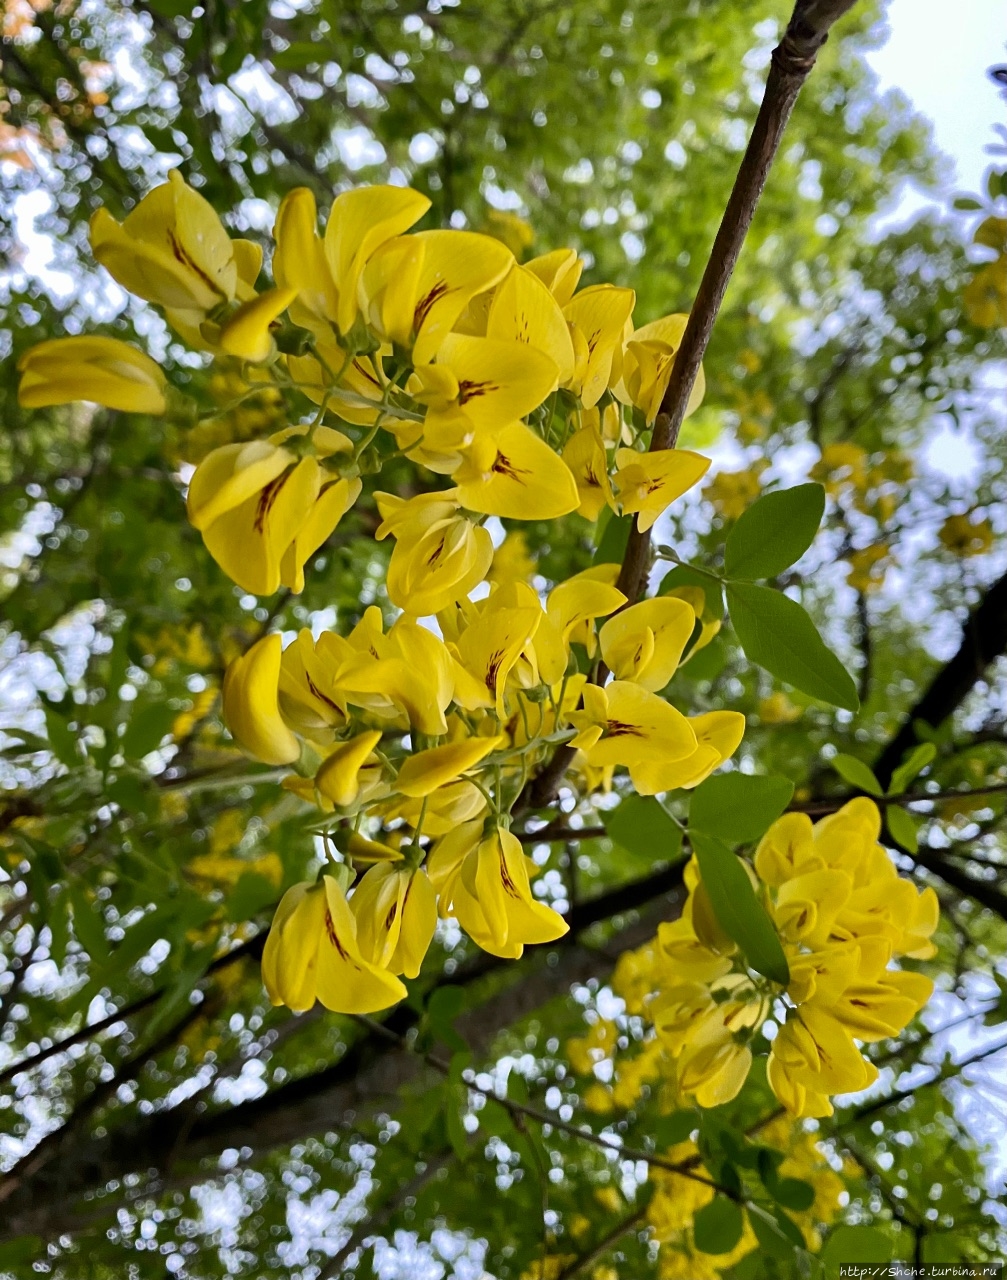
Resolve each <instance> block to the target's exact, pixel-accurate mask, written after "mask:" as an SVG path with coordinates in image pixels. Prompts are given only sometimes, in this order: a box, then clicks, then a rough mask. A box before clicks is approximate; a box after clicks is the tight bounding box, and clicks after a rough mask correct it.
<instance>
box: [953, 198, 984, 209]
mask: <svg viewBox="0 0 1007 1280" xmlns="http://www.w3.org/2000/svg"><path fill="white" fill-rule="evenodd" d="M953 207H954V208H955V209H960V210H961V211H962V213H974V212H975V211H976V210H977V209H982V208H985V206H984V205H983V203H982V201H981V200H977V199H976V198H975V196H957V197H956V198H955V200H954V202H953Z"/></svg>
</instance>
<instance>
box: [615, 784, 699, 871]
mask: <svg viewBox="0 0 1007 1280" xmlns="http://www.w3.org/2000/svg"><path fill="white" fill-rule="evenodd" d="M605 830H606V831H607V832H608V834H609V835H610V836H611V838H612V839H613V840H614V841H615V842H616V844H617V845H620V846H621V847H622V848H623V849H625V850H626V852H627V853H632V854H635V855H636V856H637V857H640V858H644V859H645V860H646V861H647V862H670V861H672V860H673V859H674V858H677V857H678V855H679V854H680V853H681V852H682V828H681V827H680V826H679V825H678V823H677V822H676V821H675V820H674V818H672V817H671V815H670V814H669V813H668V812H667V811H666V810H665V808H664V806H663V805H661V804H660V802H659V801H657V800H655V799H654V797H653V796H628V797H627V798H626V799H625V800H623V802H622V804H621V805H619V807H618V809H613V810H612V811H611V812H610V813H606V814H605Z"/></svg>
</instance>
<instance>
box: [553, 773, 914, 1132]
mask: <svg viewBox="0 0 1007 1280" xmlns="http://www.w3.org/2000/svg"><path fill="white" fill-rule="evenodd" d="M880 833H881V819H880V814H879V812H878V808H877V805H875V804H874V802H873V801H872V800H868V799H867V798H866V797H864V798H858V799H856V800H852V801H850V802H849V803H848V804H846V805H844V806H843V808H842V809H840V810H839V811H838V812H837V813H835V814H831V815H830V816H828V817H826V818H823V819H822V820H821V821H820V822H818V823H817V824H815V825H812V823H811V820H810V819H809V818H808V817H807V815H806V814H801V813H791V814H785V815H784V816H783V817H782V818H780V819H779V820H778V821H777V822H775V823H774V824H773V826H772V827H771V828H770V829H769V831H767V832H766V834H765V836H764V837H763V839H762V840H761V842H760V843H759V846H758V848H757V850H756V853H755V857H754V860H753V861H754V865H753V866H752V867H750V868H748V870H749V874H750V876H751V879H752V881H753V884H754V885H755V886H756V887H757V888H758V890H759V892H760V893H761V895H762V898H763V900H764V902H765V904H766V906H767V909H768V910H769V913H770V915H771V918H772V920H773V923H774V924H775V926H776V928H777V930H778V932H779V935H780V938H781V940H782V942H783V947H784V952H785V954H786V956H787V961H788V965H789V969H790V981H789V983H788V985H787V986H786V988H781V987H780V986H778V985H777V984H776V983H774V982H772V981H770V980H769V979H768V978H765V977H762V976H761V975H759V974H757V973H755V972H753V971H752V970H751V968H750V967H749V966H748V964H747V963H746V960H745V958H744V956H743V955H742V954H741V953H740V951H739V949H738V948H737V947H736V946H735V944H734V943H733V942H732V941H731V939H730V938H729V937H728V936H727V935H726V933H725V932H724V930H723V929H722V928H721V926H720V924H719V922H718V920H717V918H716V916H715V914H714V911H713V908H712V905H711V903H710V899H709V895H708V894H707V892H706V889H705V886H704V885H703V882H702V880H701V878H700V875H699V871H698V867H697V864H696V861H695V859H693V860H691V861H690V862H689V863H688V864H687V866H686V871H685V881H686V885H687V887H688V890H689V894H688V898H687V900H686V903H685V906H684V909H683V911H682V915H681V917H680V918H679V919H678V920H676V921H674V922H671V923H668V924H664V925H662V926H661V927H660V929H659V930H658V935H657V938H656V939H655V941H654V942H653V943H652V944H650V945H648V946H647V947H644V948H642V949H640V950H639V951H636V952H631V953H628V954H627V955H625V956H623V957H622V958H621V960H620V963H619V966H618V968H617V970H616V975H615V979H614V982H613V986H614V988H615V990H616V991H617V993H618V994H620V995H621V996H622V997H623V998H624V999H625V1001H626V1006H627V1011H628V1012H629V1013H631V1014H639V1015H642V1016H643V1017H644V1018H645V1019H646V1021H647V1022H648V1023H649V1025H651V1026H652V1027H653V1028H654V1032H655V1033H656V1038H655V1039H652V1040H649V1041H647V1042H646V1043H645V1045H644V1051H643V1053H642V1054H640V1055H639V1056H638V1058H635V1059H632V1060H631V1061H630V1063H629V1064H628V1074H627V1073H626V1072H625V1071H624V1066H623V1064H622V1063H621V1062H620V1064H619V1068H618V1072H617V1074H616V1085H615V1088H614V1090H605V1091H604V1092H605V1093H606V1094H607V1095H608V1096H609V1097H610V1098H611V1100H612V1102H613V1103H614V1102H616V1101H617V1098H616V1096H615V1095H616V1091H618V1090H619V1087H620V1081H621V1080H622V1079H623V1076H624V1074H625V1077H626V1079H627V1080H631V1079H633V1078H635V1077H637V1076H639V1075H640V1071H641V1065H640V1064H644V1066H643V1069H644V1070H645V1071H646V1072H647V1074H648V1078H651V1079H653V1078H655V1077H656V1075H657V1071H656V1070H655V1066H654V1061H655V1058H654V1054H655V1048H654V1047H655V1046H657V1045H659V1046H660V1048H661V1050H662V1051H663V1055H664V1063H663V1068H662V1074H663V1075H664V1077H665V1078H667V1079H669V1080H670V1081H671V1083H672V1084H673V1086H674V1090H675V1094H676V1096H677V1097H678V1099H679V1100H680V1101H693V1102H695V1103H697V1104H698V1105H699V1106H701V1107H713V1106H718V1105H719V1104H721V1103H725V1102H729V1101H730V1100H731V1099H732V1098H734V1097H736V1096H737V1094H738V1093H739V1091H740V1089H741V1087H742V1085H743V1084H744V1082H745V1080H746V1079H747V1077H748V1073H749V1070H750V1068H751V1065H752V1041H753V1038H754V1036H755V1034H756V1032H758V1031H759V1029H760V1028H761V1027H762V1026H763V1025H764V1024H766V1022H767V1021H768V1020H770V1019H772V1020H773V1023H774V1024H775V1027H776V1032H775V1035H774V1038H773V1040H772V1047H771V1050H770V1054H769V1062H768V1078H769V1083H770V1086H771V1087H772V1089H773V1092H774V1093H775V1094H776V1096H777V1098H778V1099H779V1100H780V1102H781V1103H782V1104H783V1105H784V1106H785V1107H786V1109H787V1110H788V1111H789V1112H790V1113H791V1114H792V1115H794V1116H827V1115H831V1114H832V1104H831V1102H830V1100H829V1099H830V1096H831V1095H834V1094H841V1093H852V1092H855V1091H858V1090H860V1089H865V1088H867V1086H868V1085H870V1084H872V1083H873V1081H874V1080H875V1079H876V1078H877V1070H876V1068H875V1067H874V1066H873V1065H872V1064H871V1063H870V1062H869V1061H868V1060H867V1059H866V1058H865V1057H864V1056H863V1054H862V1053H861V1051H860V1048H859V1047H858V1046H859V1045H860V1044H865V1043H872V1042H874V1041H877V1040H882V1039H885V1038H887V1037H890V1036H895V1035H898V1034H899V1032H901V1031H902V1030H903V1029H904V1028H905V1027H906V1026H907V1025H908V1023H909V1022H910V1021H911V1020H912V1018H913V1017H915V1015H916V1014H917V1013H918V1012H919V1010H920V1009H921V1008H922V1007H923V1006H924V1004H926V1002H927V1000H928V999H929V997H930V994H931V992H932V990H933V984H932V982H931V981H930V979H929V978H927V977H924V976H923V975H921V974H918V973H912V972H909V971H907V970H905V969H901V968H894V967H892V961H893V959H897V958H899V957H903V956H905V957H909V958H912V959H925V958H928V957H929V956H931V955H933V954H934V952H935V948H934V946H933V944H932V943H931V942H930V936H931V934H932V933H933V931H934V929H935V928H936V926H937V920H938V902H937V897H936V895H935V893H934V891H933V890H932V889H924V890H923V891H922V892H919V891H917V889H916V888H915V886H914V885H913V884H912V882H911V881H909V880H906V879H904V878H902V877H900V876H899V875H898V873H897V871H896V869H895V865H894V863H893V862H892V860H891V858H890V857H889V855H888V852H887V850H886V849H885V848H884V847H883V846H882V845H881V844H879V843H878V839H879V836H880ZM746 865H747V864H746ZM599 1028H601V1029H599ZM613 1043H614V1033H613V1032H611V1031H610V1030H605V1029H604V1024H599V1027H596V1028H593V1029H592V1032H591V1035H590V1036H589V1037H588V1039H587V1040H585V1041H584V1042H574V1043H573V1044H572V1045H571V1046H570V1048H571V1052H572V1057H571V1061H573V1062H574V1065H575V1067H576V1066H577V1065H578V1064H579V1065H580V1067H581V1068H582V1069H583V1068H588V1067H589V1066H590V1067H593V1066H594V1065H596V1063H597V1062H600V1061H601V1060H602V1058H604V1057H608V1056H610V1052H609V1050H610V1048H611V1046H612V1044H613ZM634 1064H636V1065H635V1066H634ZM596 1092H597V1091H596ZM592 1101H593V1105H595V1106H596V1107H598V1108H599V1109H604V1107H602V1106H601V1105H600V1104H601V1099H600V1098H595V1099H593V1100H592ZM630 1101H632V1099H630Z"/></svg>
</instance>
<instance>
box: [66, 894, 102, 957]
mask: <svg viewBox="0 0 1007 1280" xmlns="http://www.w3.org/2000/svg"><path fill="white" fill-rule="evenodd" d="M69 893H70V905H71V906H72V907H73V931H74V934H75V935H76V937H77V941H78V942H79V943H80V945H81V946H82V947H83V948H84V950H85V951H86V952H87V954H88V955H89V956H90V957H91V958H92V960H95V959H100V958H101V957H102V956H103V955H105V954H107V952H108V943H107V942H106V940H105V924H104V918H103V917H102V914H101V908H100V907H99V906H98V904H97V903H92V902H91V900H90V898H89V897H88V896H87V891H86V889H85V887H84V885H83V884H81V882H80V881H79V880H77V881H75V882H74V883H72V884H71V885H70V888H69Z"/></svg>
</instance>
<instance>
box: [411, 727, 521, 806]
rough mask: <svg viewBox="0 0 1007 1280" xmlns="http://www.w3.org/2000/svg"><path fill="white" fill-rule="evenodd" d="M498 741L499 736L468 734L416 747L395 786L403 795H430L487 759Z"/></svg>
mask: <svg viewBox="0 0 1007 1280" xmlns="http://www.w3.org/2000/svg"><path fill="white" fill-rule="evenodd" d="M498 741H499V740H498V739H497V738H468V739H465V740H463V741H462V742H448V743H445V744H444V746H442V747H430V748H429V749H428V750H427V751H417V752H416V753H415V754H414V755H411V756H409V757H408V758H407V759H406V760H405V761H404V762H403V764H402V767H401V768H400V769H399V774H398V777H397V778H396V780H395V789H396V791H400V792H401V793H402V794H403V795H404V796H428V795H430V793H431V792H432V791H436V790H437V788H438V787H442V786H444V784H445V783H446V782H452V781H453V780H454V779H455V778H457V777H460V775H461V774H463V773H465V772H467V771H468V770H469V769H471V768H473V767H474V766H475V765H477V764H478V763H479V761H480V760H484V759H485V758H486V756H488V755H489V754H490V752H491V751H493V750H494V749H495V748H496V746H497V745H498Z"/></svg>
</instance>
